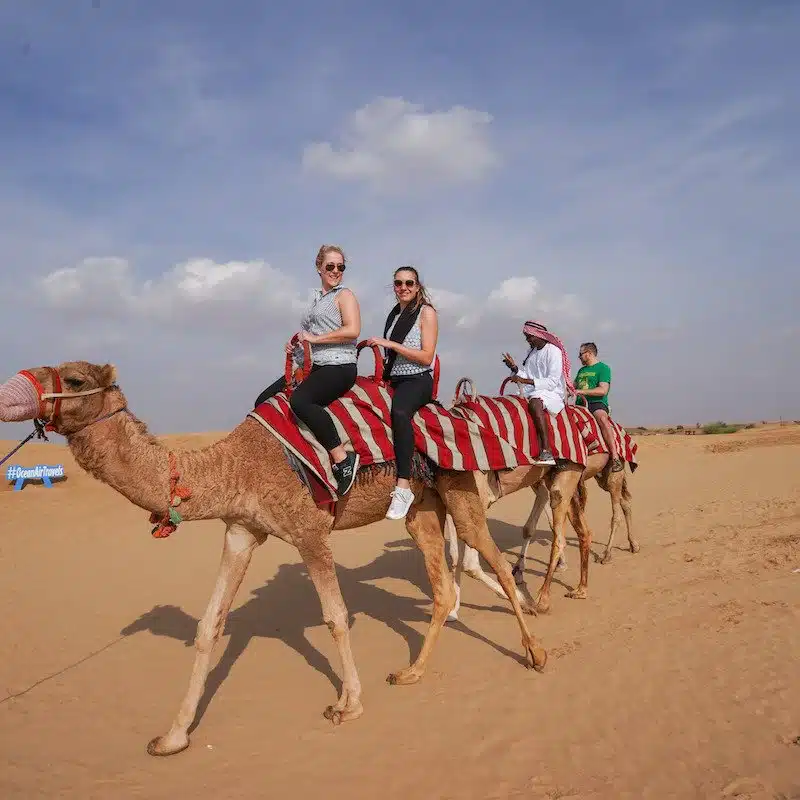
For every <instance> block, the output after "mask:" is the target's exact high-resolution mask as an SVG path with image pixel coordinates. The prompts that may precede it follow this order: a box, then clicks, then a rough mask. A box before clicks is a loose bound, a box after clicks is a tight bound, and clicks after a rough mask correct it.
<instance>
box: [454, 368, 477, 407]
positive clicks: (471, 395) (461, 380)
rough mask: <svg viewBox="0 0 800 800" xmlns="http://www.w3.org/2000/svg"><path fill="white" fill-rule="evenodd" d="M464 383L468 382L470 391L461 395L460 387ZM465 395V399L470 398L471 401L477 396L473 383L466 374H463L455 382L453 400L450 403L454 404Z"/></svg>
mask: <svg viewBox="0 0 800 800" xmlns="http://www.w3.org/2000/svg"><path fill="white" fill-rule="evenodd" d="M466 384H469V388H470V392H469V394H464V395H462V393H461V389H462V387H463V386H465V385H466ZM462 396H463V397H465V398H466V399H468V400H470V401H471V402H473V403H474V402H475V400H476V398H477V397H478V391H477V390H476V389H475V383H474V381H473V380H472V378H470V377H469V376H468V375H465V376H464V377H463V378H459V379H458V383H457V384H456V389H455V392H453V402H452V403H451V405H455V404H456V403H457V402H458V401H459V400H460V399H461V398H462Z"/></svg>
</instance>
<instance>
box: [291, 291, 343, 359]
mask: <svg viewBox="0 0 800 800" xmlns="http://www.w3.org/2000/svg"><path fill="white" fill-rule="evenodd" d="M344 288H345V287H344V286H337V287H336V288H335V289H331V290H330V291H328V292H325V293H324V294H323V292H322V289H315V290H314V296H313V298H312V300H311V305H310V306H309V307H308V310H307V311H306V313H305V315H304V316H303V320H302V322H301V323H300V327H301V328H302V329H303V330H304V331H308V333H311V334H313V335H314V336H321V335H322V334H324V333H330V332H331V331H335V330H338V329H339V328H341V327H342V312H341V311H340V310H339V306H338V305H337V304H336V296H337V295H338V294H339V292H340V291H342V289H344ZM294 356H295V361H296V362H297V363H298V364H299V365H301V366H302V364H303V348H302V347H296V348H295V352H294ZM311 360H312V362H313V363H314V364H316V365H318V366H321V367H322V366H326V365H329V364H355V363H356V360H357V359H356V340H355V339H353V340H352V342H336V343H333V344H328V343H325V344H312V345H311Z"/></svg>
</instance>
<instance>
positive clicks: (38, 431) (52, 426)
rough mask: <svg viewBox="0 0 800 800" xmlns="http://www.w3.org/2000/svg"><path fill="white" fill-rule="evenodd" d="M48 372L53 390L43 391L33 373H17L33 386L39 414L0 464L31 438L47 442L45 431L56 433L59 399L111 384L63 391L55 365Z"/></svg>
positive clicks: (97, 391)
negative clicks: (49, 409) (50, 407)
mask: <svg viewBox="0 0 800 800" xmlns="http://www.w3.org/2000/svg"><path fill="white" fill-rule="evenodd" d="M45 369H47V370H48V371H49V372H50V375H51V377H52V379H53V389H54V390H55V391H52V392H45V390H44V387H43V386H42V384H41V383H39V381H38V380H37V379H36V377H35V376H34V375H33V373H31V372H29V371H28V370H26V369H24V370H20V372H19V373H18V374H19V375H22V376H23V377H24V378H27V380H28V381H30V383H31V384H32V385H33V388H34V389H35V390H36V393H37V394H38V396H39V416H38V417H37V418H36V419H34V420H33V431H31V433H29V434H28V435H27V436H26V437H25V438H24V439H23V440H22V441H21V442H20V443H19V444H18V445H17V446H16V447H15V448H14V449H13V450H12V451H11V452H10V453H7V454H6V455H5V456H3V458H2V459H0V466H2V465H3V464H5V463H6V461H8V459H9V458H11V456H13V455H14V453H16V452H17V451H18V450H21V449H22V448H23V447H24V446H25V445H26V444H27V443H28V442H29V441H30V440H31V439H33V438H34V437H36V438H37V439H44V441H46V442H49V441H50V440H49V439H48V438H47V433H46V432H51V433H58V431H57V430H56V420H57V418H58V415H59V413H60V412H61V400H62V399H63V398H67V399H69V398H71V397H86V396H87V395H90V394H99V393H100V392H105V391H106V390H108V389H111V388H112V386H102V387H99V388H97V389H85V390H84V391H82V392H65V391H63V388H64V387H63V385H62V383H61V376H60V375H59V374H58V370H57V369H56V368H55V367H45ZM48 400H53V401H54V402H53V413H52V414H51V415H50V417H49V418H46V413H47V401H48ZM127 410H128V409H127V407H126V406H123V407H122V408H118V409H116V410H115V411H110V412H109V413H108V414H103V416H102V417H98V418H97V419H95V420H92V421H91V422H89V423H87V424H86V425H84V426H83V427H82V428H80V429H79V430H77V431H73V432H72V433H69V434H62V435H64V436H66V437H67V438H68V437H69V436H73V435H74V434H76V433H80V431H82V430H85V429H86V428H88V427H89V426H90V425H95V424H96V423H98V422H102V421H103V420H106V419H109V418H110V417H113V416H114V415H115V414H119V413H120V411H127Z"/></svg>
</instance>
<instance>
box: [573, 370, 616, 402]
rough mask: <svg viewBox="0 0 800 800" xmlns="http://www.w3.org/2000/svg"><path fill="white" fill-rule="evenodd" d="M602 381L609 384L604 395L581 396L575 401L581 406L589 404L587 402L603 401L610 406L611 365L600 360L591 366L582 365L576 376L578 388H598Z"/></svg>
mask: <svg viewBox="0 0 800 800" xmlns="http://www.w3.org/2000/svg"><path fill="white" fill-rule="evenodd" d="M601 383H607V384H608V387H609V388H608V392H606V394H605V396H604V397H582V396H579V397H578V398H577V400H576V401H575V402H576V404H577V405H579V406H585V405H587V402H588V401H590V402H592V403H602V404H603V405H604V406H605V407H606V408H608V396H609V395H610V394H611V367H609V366H608V364H604V363H603V362H602V361H598V362H597V363H596V364H593V365H592V366H591V367H581V368H580V369H579V370H578V374H577V375H576V376H575V388H576V389H596V388H597V387H598V386H599V385H600V384H601Z"/></svg>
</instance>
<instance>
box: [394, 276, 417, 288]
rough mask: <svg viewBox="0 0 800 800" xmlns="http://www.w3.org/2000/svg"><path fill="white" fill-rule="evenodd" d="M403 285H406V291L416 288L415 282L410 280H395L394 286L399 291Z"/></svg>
mask: <svg viewBox="0 0 800 800" xmlns="http://www.w3.org/2000/svg"><path fill="white" fill-rule="evenodd" d="M403 284H405V285H406V288H407V289H410V288H411V287H412V286H416V284H417V282H416V281H412V280H407V281H401V280H400V279H399V278H398V279H397V280H395V282H394V285H395V286H396V287H397V288H398V289H399V288H400V287H401V286H402V285H403Z"/></svg>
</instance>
